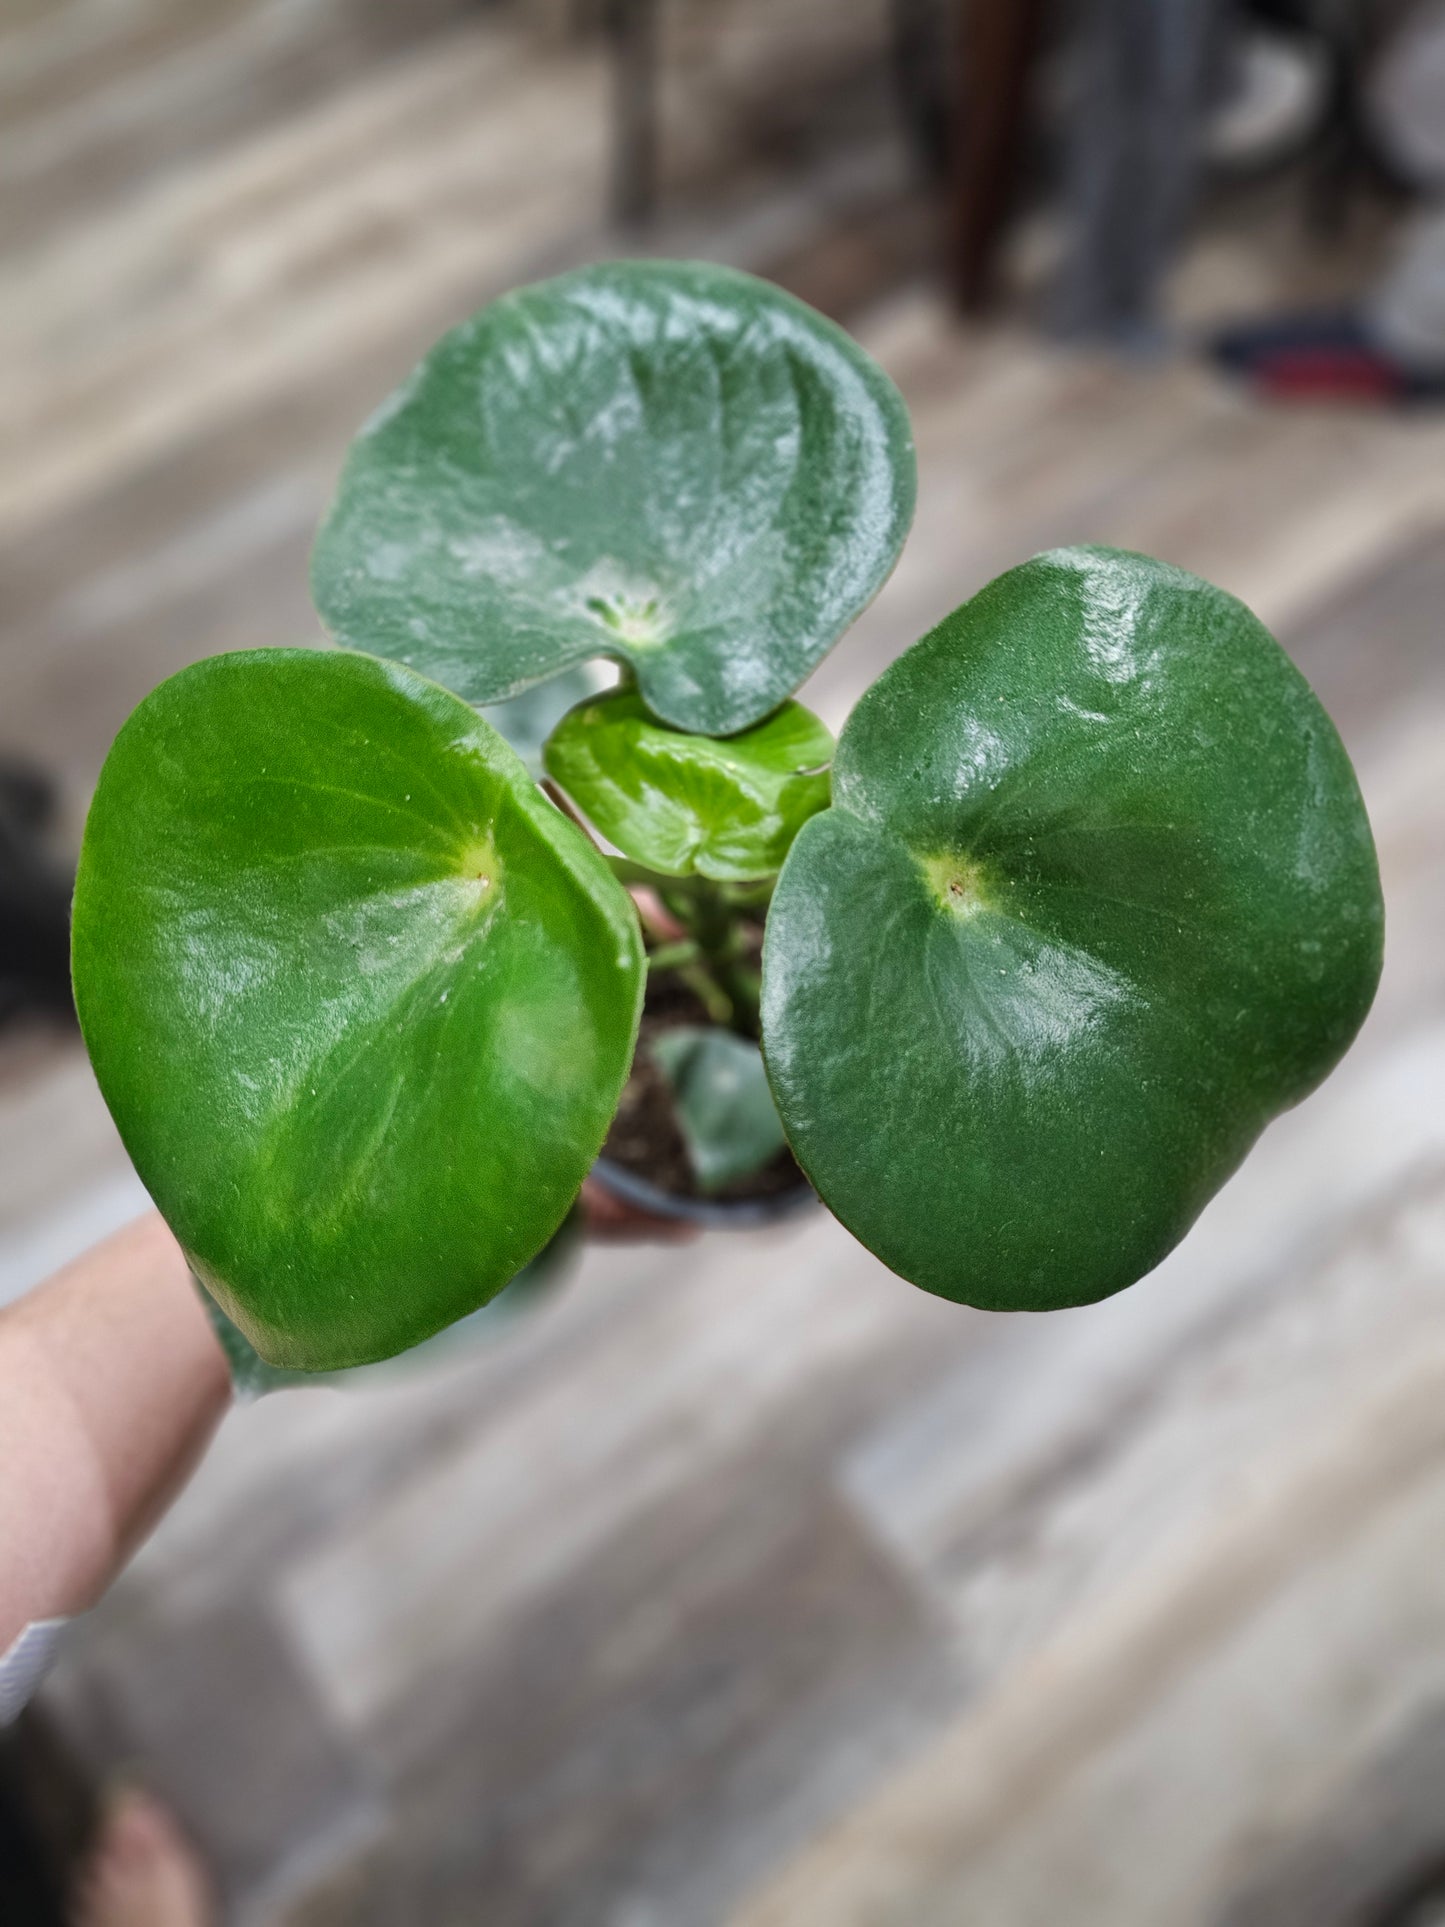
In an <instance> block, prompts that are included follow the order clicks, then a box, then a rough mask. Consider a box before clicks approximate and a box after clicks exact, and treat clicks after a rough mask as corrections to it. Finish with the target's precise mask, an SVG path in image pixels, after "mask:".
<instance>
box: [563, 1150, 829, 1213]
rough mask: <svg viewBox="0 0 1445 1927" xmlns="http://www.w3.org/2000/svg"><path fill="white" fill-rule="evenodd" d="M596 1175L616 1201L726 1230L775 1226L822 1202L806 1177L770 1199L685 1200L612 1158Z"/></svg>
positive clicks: (599, 1163)
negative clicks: (750, 1226) (760, 1225)
mask: <svg viewBox="0 0 1445 1927" xmlns="http://www.w3.org/2000/svg"><path fill="white" fill-rule="evenodd" d="M592 1175H593V1176H594V1177H595V1178H596V1179H597V1181H598V1183H599V1184H601V1185H602V1186H603V1187H604V1188H605V1189H606V1190H608V1191H610V1192H611V1193H612V1195H613V1197H615V1198H617V1199H619V1200H620V1201H621V1202H622V1203H623V1204H630V1205H632V1206H633V1207H634V1208H635V1209H637V1210H639V1211H648V1212H651V1213H652V1215H653V1216H654V1217H658V1218H673V1219H678V1220H680V1221H681V1222H683V1223H686V1224H700V1225H711V1226H714V1227H716V1228H718V1229H724V1230H734V1231H736V1230H739V1229H741V1228H742V1227H743V1226H745V1225H759V1224H775V1223H777V1222H778V1220H779V1219H781V1218H790V1217H792V1216H793V1214H794V1213H795V1212H798V1211H801V1210H803V1209H804V1208H805V1207H806V1206H808V1205H810V1204H816V1203H817V1201H818V1199H817V1193H816V1192H815V1191H814V1189H813V1187H812V1185H811V1184H809V1183H808V1181H807V1179H806V1178H803V1177H800V1178H799V1180H798V1183H797V1184H796V1185H794V1186H793V1187H792V1189H791V1190H788V1191H779V1192H775V1193H774V1194H773V1196H772V1197H768V1198H683V1197H679V1196H678V1195H677V1193H676V1192H675V1191H664V1190H663V1189H662V1188H661V1186H660V1185H656V1184H653V1183H652V1182H651V1180H650V1179H648V1178H640V1177H638V1175H637V1173H636V1172H635V1171H628V1170H626V1169H625V1168H624V1167H623V1166H622V1165H620V1164H614V1163H613V1162H612V1160H611V1159H610V1158H598V1159H597V1161H596V1163H595V1164H594V1165H593V1166H592Z"/></svg>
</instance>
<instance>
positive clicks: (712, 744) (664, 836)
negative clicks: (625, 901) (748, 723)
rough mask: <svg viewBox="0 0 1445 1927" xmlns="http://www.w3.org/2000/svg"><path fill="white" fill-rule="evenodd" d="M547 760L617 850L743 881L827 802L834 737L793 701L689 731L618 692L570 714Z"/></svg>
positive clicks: (775, 866) (770, 861) (663, 866)
mask: <svg viewBox="0 0 1445 1927" xmlns="http://www.w3.org/2000/svg"><path fill="white" fill-rule="evenodd" d="M544 755H545V761H546V765H547V773H548V775H549V776H551V777H552V778H553V779H554V780H555V781H556V782H558V783H560V784H561V785H562V787H563V789H565V790H566V791H567V793H568V795H569V796H571V797H572V799H573V801H574V802H575V803H577V804H578V805H579V807H580V808H581V809H582V810H583V811H585V813H586V814H587V816H588V817H590V818H591V820H592V822H593V823H595V824H596V826H597V828H598V829H599V830H600V831H601V832H602V834H603V835H604V836H605V837H607V838H608V840H609V841H610V842H612V843H615V844H616V846H617V848H618V849H619V850H621V851H622V853H623V855H624V856H629V857H632V858H633V859H635V861H637V862H638V863H645V864H646V865H647V866H648V867H649V868H650V869H653V870H658V871H661V872H663V873H664V874H666V875H668V876H691V875H693V874H697V875H701V876H706V877H713V878H715V879H716V880H718V881H719V882H728V883H743V882H747V881H750V880H752V879H754V878H758V877H766V876H772V875H774V874H775V873H776V872H777V871H778V870H780V869H781V868H782V863H783V858H784V857H785V856H786V855H787V853H788V848H789V845H790V844H791V843H792V841H793V838H794V837H795V836H796V835H797V833H798V831H799V829H800V828H801V827H802V825H803V824H804V823H805V822H806V821H807V819H808V818H809V817H810V816H814V815H816V814H817V812H818V811H819V810H821V809H824V808H826V806H827V802H828V764H829V763H830V762H831V760H832V756H833V738H832V737H831V736H830V735H829V733H828V731H827V730H826V729H825V728H824V727H823V725H822V723H820V722H819V721H818V718H817V717H816V716H814V715H813V714H812V712H811V711H810V710H807V709H804V708H803V706H802V704H801V703H784V705H783V707H782V708H781V709H779V710H776V711H775V712H774V713H773V714H772V715H771V716H769V717H768V719H767V721H766V722H764V723H758V724H757V725H755V727H754V728H752V729H748V730H744V731H743V732H742V734H741V735H739V736H727V737H723V738H721V739H719V738H717V737H713V736H691V735H688V734H686V733H685V732H683V731H682V730H676V729H669V728H668V727H667V725H666V724H665V723H659V722H658V720H657V718H656V717H655V716H653V715H652V714H651V712H650V711H649V710H648V708H647V705H646V704H645V703H644V702H643V701H642V699H641V697H640V696H638V695H636V694H635V693H634V692H632V691H626V690H625V691H622V692H620V693H618V694H617V695H612V696H602V697H599V698H598V699H597V700H596V701H595V702H589V703H583V704H581V705H580V706H579V707H578V708H576V709H574V710H572V711H571V712H570V713H569V714H568V715H567V716H565V717H564V718H563V719H562V721H561V723H559V724H558V726H557V729H556V730H555V732H554V733H553V735H552V737H551V740H550V741H549V742H548V744H547V747H546V750H545V752H544Z"/></svg>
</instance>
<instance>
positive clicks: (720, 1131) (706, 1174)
mask: <svg viewBox="0 0 1445 1927" xmlns="http://www.w3.org/2000/svg"><path fill="white" fill-rule="evenodd" d="M650 1048H651V1051H652V1055H653V1057H654V1059H655V1060H656V1062H657V1064H658V1066H659V1068H660V1069H661V1071H662V1073H663V1075H664V1077H666V1079H667V1081H668V1083H669V1085H670V1086H671V1087H672V1097H673V1104H674V1107H675V1109H676V1112H677V1121H678V1125H679V1128H680V1129H681V1131H682V1137H683V1142H684V1144H685V1145H686V1146H687V1155H688V1162H689V1163H690V1164H691V1165H692V1168H693V1172H694V1174H695V1176H696V1178H697V1181H698V1185H699V1187H700V1188H701V1189H702V1190H704V1191H717V1190H719V1189H721V1187H722V1186H723V1185H725V1184H731V1183H732V1182H733V1181H734V1180H735V1179H737V1178H746V1177H751V1176H752V1174H753V1173H754V1172H755V1171H761V1170H762V1168H763V1166H764V1165H765V1164H770V1163H771V1162H772V1160H773V1159H774V1158H775V1157H776V1156H777V1155H778V1153H779V1151H781V1150H782V1149H783V1146H784V1144H785V1143H786V1139H785V1138H784V1136H783V1127H782V1124H781V1122H780V1121H779V1118H778V1113H777V1109H776V1107H775V1105H774V1103H773V1099H772V1093H771V1092H770V1091H769V1089H768V1074H767V1071H766V1070H765V1069H764V1067H763V1056H762V1052H761V1051H760V1050H759V1049H758V1047H757V1045H756V1044H750V1043H749V1042H748V1041H747V1040H746V1039H745V1038H742V1037H738V1036H736V1035H735V1034H734V1033H733V1032H732V1031H729V1030H713V1029H710V1028H707V1027H705V1026H702V1025H697V1026H692V1025H688V1026H681V1025H680V1026H679V1027H678V1028H677V1029H676V1030H669V1031H664V1032H663V1033H662V1035H661V1036H659V1037H655V1038H654V1039H653V1041H652V1044H651V1046H650Z"/></svg>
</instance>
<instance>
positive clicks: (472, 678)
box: [312, 261, 914, 735]
mask: <svg viewBox="0 0 1445 1927" xmlns="http://www.w3.org/2000/svg"><path fill="white" fill-rule="evenodd" d="M913 496H914V462H913V442H912V436H911V432H910V429H909V426H908V417H907V413H906V411H905V409H904V406H903V402H902V400H901V398H900V397H899V395H898V392H897V390H896V389H895V388H894V387H893V384H892V383H891V382H890V381H889V380H888V378H887V376H886V375H884V374H883V372H882V370H881V369H879V368H878V367H877V366H876V365H875V364H874V363H873V362H872V361H871V360H870V359H869V358H868V356H867V355H865V354H864V353H863V351H862V350H861V349H860V348H858V347H857V346H856V345H855V344H854V343H853V342H852V341H850V340H849V338H848V337H847V335H845V334H844V333H843V332H842V330H841V329H839V328H837V327H835V326H834V325H833V324H832V323H831V322H829V321H826V320H824V319H823V317H822V316H821V315H818V314H816V313H814V311H813V310H812V309H810V308H807V307H805V306H804V305H803V304H802V303H801V302H799V301H795V300H794V299H793V298H792V297H791V296H789V295H786V294H784V293H782V292H781V291H780V290H779V289H777V288H775V287H771V286H769V285H768V284H767V283H766V282H763V281H758V280H754V279H753V278H752V277H751V276H749V275H744V274H738V273H736V272H734V271H733V270H732V269H728V268H719V267H710V266H707V265H704V264H702V263H680V262H667V261H623V262H613V263H611V264H608V265H604V266H601V267H592V268H584V269H581V270H579V271H578V272H576V273H574V274H568V275H563V276H561V277H560V278H559V279H557V280H555V281H544V282H541V283H539V284H538V285H536V286H534V287H529V288H523V289H521V290H519V291H518V292H516V293H514V294H510V295H507V296H505V297H504V298H503V299H502V300H500V301H495V302H493V303H492V304H491V306H490V307H487V308H484V309H483V310H482V311H481V313H480V314H478V315H476V316H474V317H473V319H472V320H470V321H467V322H464V323H463V324H462V325H461V326H460V327H459V328H455V329H453V331H452V332H451V333H450V334H448V335H446V336H445V337H444V338H443V339H442V340H441V341H440V342H439V343H438V344H437V346H436V347H435V348H434V349H433V350H432V352H431V353H430V354H429V355H428V356H427V357H426V359H425V360H424V361H423V362H422V363H421V365H420V367H419V368H417V370H416V371H415V373H414V374H413V375H412V376H411V378H410V380H409V381H408V382H406V383H405V385H404V386H403V387H402V388H401V389H399V390H398V392H397V393H396V394H395V395H393V396H392V397H391V399H390V400H389V401H387V402H385V403H384V404H383V405H382V407H381V408H380V409H379V410H378V411H377V413H376V414H375V415H374V416H373V417H372V419H371V421H370V422H369V423H368V424H367V426H366V427H365V428H364V429H363V430H362V432H361V434H360V436H359V437H358V439H357V440H356V442H355V443H354V444H353V447H352V450H351V454H350V456H349V458H348V460H347V463H346V468H345V471H344V473H343V475H342V478H341V485H340V488H339V491H338V493H337V497H336V500H335V503H334V504H333V506H332V509H331V512H330V515H329V518H328V520H327V522H326V524H325V526H324V527H323V529H322V531H321V534H320V537H319V539H318V541H317V545H316V552H315V555H314V558H313V564H312V588H313V592H314V594H315V598H316V606H317V608H318V609H319V611H320V613H321V616H322V619H323V621H324V622H325V623H326V625H327V627H328V628H329V629H330V630H331V631H332V633H333V634H334V635H335V636H336V638H337V639H338V640H339V641H341V642H343V643H345V644H348V645H350V646H351V647H353V648H359V649H368V650H371V651H373V652H374V653H375V654H377V655H382V656H389V657H394V658H396V659H398V660H399V661H402V662H406V663H411V664H414V665H415V667H416V668H418V669H420V670H422V671H424V672H425V673H426V674H427V675H429V676H434V677H435V678H436V680H437V681H438V682H442V683H445V684H446V685H447V687H448V688H450V689H454V690H456V691H457V693H458V694H459V695H462V696H465V697H466V698H467V700H468V701H469V702H474V703H486V702H496V701H498V700H500V699H501V698H502V697H506V696H512V695H515V694H516V692H517V691H518V690H521V689H525V688H526V687H527V685H528V684H529V683H534V682H538V681H540V680H542V679H543V678H544V677H547V676H551V675H554V674H555V673H556V672H557V670H559V669H561V668H564V667H565V666H566V665H567V664H569V663H574V662H578V661H580V660H582V659H584V658H586V657H590V656H598V655H605V656H612V657H615V658H616V659H617V660H618V661H620V662H624V663H626V664H628V665H629V666H630V667H631V669H632V670H633V672H634V673H635V675H636V677H637V681H638V685H639V687H640V688H641V690H642V693H643V695H644V696H645V698H646V699H647V702H648V704H649V706H650V707H651V708H652V710H653V711H654V712H655V713H656V714H657V715H658V716H660V717H661V718H662V719H663V720H664V721H666V722H670V723H672V724H674V725H676V726H677V727H678V728H679V729H688V730H696V731H699V732H701V733H703V734H706V735H726V734H730V733H731V732H733V731H735V730H739V729H743V728H745V727H746V726H747V725H748V724H749V723H754V722H757V721H759V720H760V719H761V718H762V717H763V716H766V715H767V714H768V712H769V711H770V710H772V709H775V708H776V707H777V705H778V704H779V703H780V702H781V701H782V699H783V698H784V697H785V696H787V695H788V694H789V693H790V692H791V691H792V690H794V689H796V688H797V686H798V684H799V683H800V682H801V681H802V680H803V678H804V677H805V676H806V675H807V674H808V672H809V671H810V670H811V669H812V668H813V667H814V665H815V664H816V663H817V662H818V661H819V659H820V658H821V657H822V656H823V655H824V654H825V653H826V652H827V650H828V649H829V648H831V646H832V644H833V643H834V642H835V641H836V640H837V638H838V636H839V635H841V634H842V632H843V630H844V629H845V628H847V626H848V624H849V623H850V622H851V621H852V620H853V618H854V617H855V616H856V615H857V614H858V612H859V611H860V610H861V609H862V608H863V607H864V606H865V605H866V604H867V603H868V602H869V601H870V600H871V599H872V597H873V596H874V595H875V594H876V593H877V591H878V589H879V588H880V587H881V585H882V583H883V582H884V580H885V578H886V577H887V575H888V573H889V571H890V569H891V568H892V567H893V564H894V561H895V560H896V558H897V555H898V551H899V550H900V548H901V547H902V545H903V538H904V536H905V535H906V534H907V531H908V524H909V522H910V520H911V519H912V514H913Z"/></svg>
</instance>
